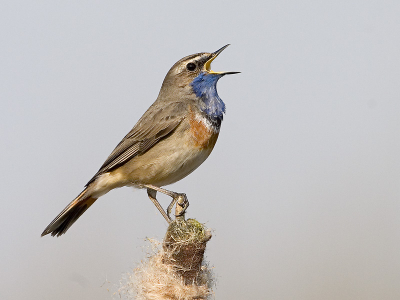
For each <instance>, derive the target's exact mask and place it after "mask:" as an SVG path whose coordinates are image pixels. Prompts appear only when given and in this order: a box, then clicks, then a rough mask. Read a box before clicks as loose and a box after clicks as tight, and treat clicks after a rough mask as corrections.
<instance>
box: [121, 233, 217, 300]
mask: <svg viewBox="0 0 400 300" xmlns="http://www.w3.org/2000/svg"><path fill="white" fill-rule="evenodd" d="M149 241H150V243H151V250H152V251H151V252H152V253H151V254H150V255H149V257H148V258H147V259H146V260H144V261H142V262H141V264H140V265H139V266H138V267H137V268H136V269H134V270H133V272H132V273H127V274H125V278H123V279H122V280H121V286H120V288H119V290H118V292H117V294H118V295H119V297H120V299H127V300H130V299H137V300H164V299H168V300H178V299H179V300H184V299H185V300H186V299H188V300H189V299H212V298H214V297H213V295H214V293H213V290H212V288H213V286H214V278H213V273H212V271H211V269H210V268H209V266H208V264H207V263H205V262H204V261H203V263H202V265H201V270H200V272H199V273H198V276H197V277H196V279H195V280H193V282H192V284H188V285H187V284H186V285H185V283H184V281H183V280H182V278H181V276H180V275H178V274H177V272H176V271H177V269H178V268H177V266H175V265H173V264H170V263H168V264H165V263H163V262H165V261H170V258H171V257H172V254H173V252H174V250H173V249H172V250H164V249H163V247H162V245H161V243H160V242H157V241H154V240H149Z"/></svg>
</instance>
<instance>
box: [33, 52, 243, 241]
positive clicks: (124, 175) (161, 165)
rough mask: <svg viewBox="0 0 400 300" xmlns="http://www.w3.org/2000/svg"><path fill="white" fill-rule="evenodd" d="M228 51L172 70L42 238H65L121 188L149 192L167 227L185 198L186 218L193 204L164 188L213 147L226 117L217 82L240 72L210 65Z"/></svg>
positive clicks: (202, 55) (201, 56)
mask: <svg viewBox="0 0 400 300" xmlns="http://www.w3.org/2000/svg"><path fill="white" fill-rule="evenodd" d="M228 46H229V44H228V45H225V46H223V47H222V48H220V49H218V50H217V51H215V52H212V53H208V52H201V53H196V54H192V55H189V56H186V57H184V58H182V59H180V60H179V61H178V62H176V63H175V64H174V65H173V66H172V68H171V69H170V70H169V71H168V73H167V75H166V76H165V78H164V81H163V83H162V85H161V89H160V92H159V94H158V97H157V99H156V101H155V102H154V103H153V104H152V105H151V106H150V107H149V108H148V109H147V111H146V112H145V113H144V114H143V116H142V117H141V118H140V119H139V121H138V122H137V123H136V125H135V126H134V127H133V128H132V130H131V131H130V132H129V133H128V134H127V135H126V136H125V137H124V138H123V139H122V140H121V142H120V143H119V144H118V145H117V146H116V148H115V149H114V150H113V151H112V152H111V154H110V155H109V156H108V158H107V159H106V161H105V162H104V163H103V165H102V166H101V167H100V169H99V170H98V171H97V173H96V174H95V175H94V176H93V177H92V179H90V180H89V182H88V183H87V184H86V185H85V189H84V190H83V191H82V192H81V193H80V194H79V195H78V197H76V198H75V199H74V200H72V201H71V202H70V203H69V204H68V205H67V206H66V207H65V208H64V209H63V210H62V211H61V212H60V214H58V216H57V217H56V218H55V219H54V220H53V221H52V222H51V223H50V224H49V225H48V226H47V227H46V229H45V230H44V231H43V233H42V234H41V236H45V235H47V234H51V235H52V236H57V237H58V236H61V235H62V234H64V233H65V232H66V231H67V230H68V229H69V228H70V227H71V225H72V224H74V223H75V221H76V220H77V219H78V218H79V217H80V216H81V215H82V214H83V213H84V212H85V211H86V210H87V209H88V208H89V207H90V206H91V205H92V204H93V203H94V202H95V201H96V200H97V199H98V198H99V197H101V196H103V195H104V194H106V193H108V192H109V191H110V190H112V189H115V188H120V187H123V186H132V187H135V188H139V189H147V194H148V197H149V198H150V200H151V201H152V202H153V203H154V204H155V206H156V207H157V209H158V210H159V211H160V212H161V214H162V215H163V217H164V218H165V220H166V221H167V222H168V223H170V222H172V218H171V217H170V213H171V210H172V207H173V205H174V204H175V203H176V202H177V200H178V199H179V197H183V198H184V201H183V204H181V206H182V207H183V210H182V213H184V211H185V210H186V208H187V207H188V205H189V201H188V200H187V197H186V194H184V193H176V192H173V191H169V190H166V189H164V188H162V187H163V186H166V185H169V184H172V183H175V182H177V181H179V180H181V179H182V178H184V177H186V176H187V175H189V174H190V173H192V172H193V171H194V170H195V169H196V168H197V167H199V166H200V165H201V164H202V163H203V162H204V161H205V160H206V159H207V157H208V156H209V155H210V153H211V151H212V150H213V148H214V146H215V143H216V141H217V139H218V135H219V132H220V128H221V122H222V120H223V116H224V114H225V103H224V102H223V101H222V99H221V98H220V97H219V96H218V93H217V82H218V80H219V79H220V78H221V77H223V76H225V75H228V74H236V73H240V72H214V71H212V70H211V63H212V61H213V60H214V59H215V58H216V57H217V56H218V55H219V54H220V53H221V52H222V51H223V50H224V49H225V48H226V47H228ZM157 192H160V193H163V194H166V195H168V196H170V197H171V198H172V201H171V204H170V205H169V206H168V209H167V211H164V209H163V208H162V206H161V205H160V203H159V202H158V200H157V198H156V194H157ZM178 204H179V203H178Z"/></svg>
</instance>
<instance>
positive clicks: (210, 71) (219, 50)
mask: <svg viewBox="0 0 400 300" xmlns="http://www.w3.org/2000/svg"><path fill="white" fill-rule="evenodd" d="M229 45H230V44H227V45H225V46H223V47H222V48H221V49H218V50H217V51H215V52H213V53H211V55H210V58H209V60H207V62H206V63H205V64H204V68H205V69H206V71H207V72H208V73H209V74H218V75H221V76H224V75H228V74H237V73H240V72H214V71H213V70H211V63H212V62H213V60H214V59H216V58H217V56H218V55H219V54H220V53H221V52H222V51H224V50H225V48H227V47H228V46H229Z"/></svg>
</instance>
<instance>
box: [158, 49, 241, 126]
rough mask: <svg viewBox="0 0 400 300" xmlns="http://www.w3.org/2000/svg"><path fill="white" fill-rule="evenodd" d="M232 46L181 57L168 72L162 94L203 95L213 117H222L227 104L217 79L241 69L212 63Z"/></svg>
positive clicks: (201, 97)
mask: <svg viewBox="0 0 400 300" xmlns="http://www.w3.org/2000/svg"><path fill="white" fill-rule="evenodd" d="M228 46H229V44H228V45H225V46H224V47H222V48H220V49H218V50H217V51H215V52H212V53H207V52H202V53H196V54H192V55H189V56H186V57H184V58H182V59H180V60H179V61H178V62H176V63H175V64H174V65H173V66H172V68H171V69H170V70H169V72H168V73H167V75H166V76H165V79H164V82H163V85H162V87H161V91H160V96H161V95H162V96H164V97H165V96H167V97H168V96H169V97H168V98H171V97H176V96H178V95H179V96H180V97H190V96H193V97H196V98H198V99H202V100H203V101H204V105H205V107H204V111H205V112H206V113H207V114H209V115H210V116H211V117H216V116H217V115H218V116H219V117H221V119H222V113H223V112H224V111H225V105H224V103H223V102H222V100H221V99H220V98H219V97H218V94H217V90H216V85H217V81H218V80H219V79H220V78H221V77H222V76H224V75H228V74H236V73H240V72H215V71H213V70H211V63H212V62H213V60H214V59H215V58H216V57H217V56H218V55H219V54H220V53H221V52H222V51H223V50H224V49H225V48H227V47H228ZM171 100H172V99H171Z"/></svg>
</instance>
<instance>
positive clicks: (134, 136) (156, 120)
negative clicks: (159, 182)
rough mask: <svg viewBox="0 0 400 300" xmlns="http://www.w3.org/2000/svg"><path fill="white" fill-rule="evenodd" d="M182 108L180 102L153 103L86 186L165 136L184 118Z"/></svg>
mask: <svg viewBox="0 0 400 300" xmlns="http://www.w3.org/2000/svg"><path fill="white" fill-rule="evenodd" d="M184 109H185V106H184V105H183V103H182V102H175V103H171V104H170V105H168V106H167V107H165V106H163V107H161V106H158V105H156V103H155V104H153V105H152V106H151V107H150V108H149V109H148V110H147V111H146V113H145V114H144V115H143V116H142V117H141V118H140V120H139V121H138V122H137V123H136V125H135V126H134V127H133V128H132V130H131V131H130V132H129V133H128V134H127V135H126V136H125V137H124V138H123V139H122V141H121V142H120V143H119V144H118V145H117V147H116V148H115V149H114V150H113V152H111V154H110V155H109V157H108V158H107V159H106V161H105V162H104V164H103V165H102V166H101V167H100V169H99V171H98V172H97V173H96V174H95V175H94V176H93V178H92V179H91V180H90V181H89V182H88V183H87V184H86V186H88V185H89V184H90V183H91V182H93V181H94V180H95V179H96V178H97V177H98V176H100V175H101V174H104V173H107V172H110V171H112V170H114V169H116V168H117V167H119V166H121V165H122V164H124V163H125V162H127V161H128V160H130V159H132V158H133V157H135V156H137V155H140V154H143V153H145V152H146V151H148V150H149V149H150V148H151V147H153V146H154V145H155V144H157V143H158V142H159V141H160V140H162V139H165V138H167V137H168V136H169V135H170V134H171V133H172V132H173V131H174V130H175V129H176V127H178V125H179V124H180V123H181V122H182V120H183V119H184V116H185V114H184Z"/></svg>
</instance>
